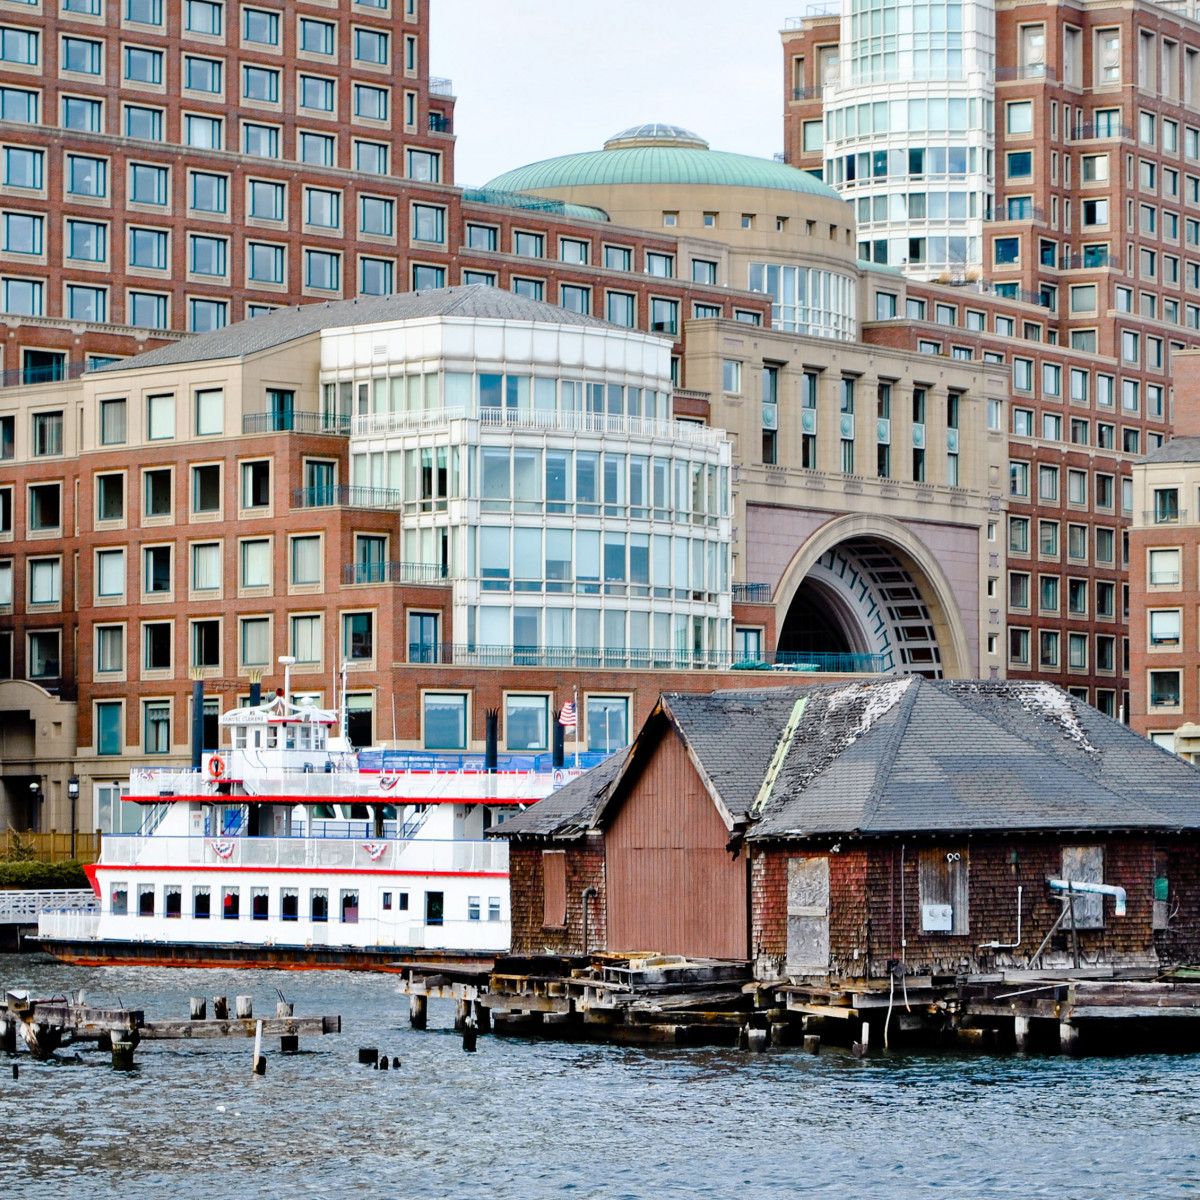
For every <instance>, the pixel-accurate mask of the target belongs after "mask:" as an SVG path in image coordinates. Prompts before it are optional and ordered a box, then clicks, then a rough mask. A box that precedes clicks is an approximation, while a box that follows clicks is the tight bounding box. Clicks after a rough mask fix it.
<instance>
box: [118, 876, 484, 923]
mask: <svg viewBox="0 0 1200 1200" xmlns="http://www.w3.org/2000/svg"><path fill="white" fill-rule="evenodd" d="M363 890H364V889H361V888H357V887H354V888H334V889H330V888H295V887H280V888H270V887H257V886H250V887H243V886H240V885H238V886H233V885H230V886H223V887H222V886H210V885H208V884H197V885H194V886H192V887H191V888H190V889H188V888H185V887H184V886H183V885H182V884H171V883H168V884H161V885H160V884H155V883H139V884H137V885H136V886H135V887H133V888H132V890H131V885H130V884H129V883H127V882H114V883H113V884H111V885H110V887H109V911H110V912H111V914H112V915H113V916H115V917H116V916H137V917H155V916H162V917H167V918H176V919H180V918H183V917H185V916H186V917H190V918H191V919H192V920H195V921H207V920H217V919H219V920H225V921H238V920H244V919H246V918H249V919H250V920H252V921H269V920H280V921H300V920H302V919H303V920H307V921H309V922H312V923H313V924H325V923H329V922H331V921H332V922H335V923H339V924H343V925H357V924H358V923H359V918H360V912H361V900H362V895H363ZM374 890H375V892H376V893H377V901H378V902H377V906H376V913H377V916H376V917H375V918H374V919H375V920H380V921H386V920H389V919H395V918H396V917H398V916H399V915H400V914H406V915H405V917H404V919H407V920H414V919H419V920H421V921H422V922H423V923H424V924H426V925H442V924H443V923H444V922H445V921H446V920H466V921H483V920H487V921H500V920H502V907H501V897H499V896H482V895H480V896H467V897H466V902H465V905H464V907H463V911H462V912H461V914H458V913H453V912H451V913H447V912H446V899H445V893H444V892H441V891H427V892H425V893H424V896H423V901H424V903H423V906H422V909H421V912H420V913H419V914H418V913H417V912H416V911H415V910H414V909H413V907H412V906H411V897H410V893H409V892H408V891H400V890H397V889H394V888H384V889H379V888H377V889H374ZM185 898H186V899H187V900H188V901H190V904H191V907H190V909H188V910H186V911H185V908H184V904H185ZM243 901H245V902H246V903H245V904H244V903H243ZM410 913H412V914H413V915H412V916H407V914H410ZM364 919H367V918H366V917H364Z"/></svg>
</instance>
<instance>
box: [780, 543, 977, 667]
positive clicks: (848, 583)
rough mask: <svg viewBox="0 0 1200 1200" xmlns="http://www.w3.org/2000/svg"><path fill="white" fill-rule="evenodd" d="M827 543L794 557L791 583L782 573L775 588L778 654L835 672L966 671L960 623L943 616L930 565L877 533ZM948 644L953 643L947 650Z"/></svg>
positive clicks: (953, 615)
mask: <svg viewBox="0 0 1200 1200" xmlns="http://www.w3.org/2000/svg"><path fill="white" fill-rule="evenodd" d="M826 541H827V543H830V544H828V545H827V548H826V547H821V546H820V545H818V546H817V547H816V548H815V549H814V550H813V553H812V554H810V555H807V556H805V555H803V554H799V555H797V560H796V561H795V562H794V563H793V568H792V571H793V574H792V577H791V579H790V580H789V578H788V576H786V575H785V579H784V581H782V583H781V586H780V589H779V591H780V607H781V609H782V613H781V620H780V624H779V639H778V650H779V651H780V653H781V654H787V655H788V656H791V655H801V656H804V657H806V658H808V659H811V661H813V662H814V663H816V664H817V665H819V666H820V665H826V666H828V667H829V668H830V669H833V670H838V669H841V670H877V671H894V672H898V673H902V674H916V675H925V676H927V677H929V678H931V679H939V678H941V677H942V675H943V673H944V672H946V671H953V672H955V673H959V674H962V673H965V672H964V671H963V668H962V666H961V665H960V663H961V659H962V658H963V657H964V656H963V654H962V650H961V641H962V633H961V624H960V622H959V620H958V617H957V614H956V613H952V612H947V607H946V605H945V603H944V602H943V600H942V595H943V594H944V591H945V589H944V588H941V589H939V586H938V584H937V583H935V581H934V579H933V578H932V573H933V571H935V570H936V567H934V566H929V567H922V566H921V565H919V564H918V561H917V559H916V557H915V556H914V554H913V553H911V552H910V551H909V550H907V549H905V548H904V547H902V546H900V545H898V544H897V543H896V541H893V540H892V539H891V538H889V537H887V536H884V535H881V534H871V533H866V532H863V533H857V534H853V535H851V536H848V537H846V538H844V539H842V540H835V539H833V538H832V537H827V538H826ZM814 555H815V557H814ZM806 559H807V561H805V560H806ZM797 576H798V578H797ZM789 591H790V595H789V594H788V592H789ZM785 604H786V608H784V605H785ZM948 641H950V642H953V643H955V644H954V645H951V646H950V647H949V652H948V653H947V644H946V643H947V642H948ZM847 655H849V656H853V657H852V658H849V659H847V658H845V657H844V656H847ZM867 656H869V657H867ZM839 664H840V665H839Z"/></svg>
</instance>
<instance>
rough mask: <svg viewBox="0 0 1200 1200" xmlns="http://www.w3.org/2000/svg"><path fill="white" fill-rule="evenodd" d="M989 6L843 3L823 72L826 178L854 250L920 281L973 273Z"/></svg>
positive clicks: (986, 141) (987, 134)
mask: <svg viewBox="0 0 1200 1200" xmlns="http://www.w3.org/2000/svg"><path fill="white" fill-rule="evenodd" d="M994 60H995V9H994V7H993V5H992V4H991V3H990V2H983V3H977V2H974V0H971V2H968V3H959V2H957V0H948V2H946V3H938V2H934V3H914V2H912V0H845V4H844V8H843V12H842V22H841V45H840V51H839V63H838V67H837V70H836V71H835V72H831V73H830V74H829V75H827V77H826V88H825V179H826V181H827V182H828V183H830V184H832V185H833V186H834V187H835V188H837V190H838V191H839V192H840V193H841V194H842V195H843V196H844V197H845V198H846V199H847V200H849V201H851V203H853V204H854V206H855V214H856V217H857V220H858V234H859V255H860V257H862V258H864V259H868V260H870V261H872V262H877V263H886V264H887V265H889V266H894V267H899V268H901V269H902V270H904V271H905V272H907V273H908V274H911V275H915V276H917V277H919V278H923V279H941V278H950V279H960V278H963V277H970V276H971V275H972V274H975V273H977V272H978V270H979V267H980V262H981V251H982V238H983V223H984V221H985V220H988V219H989V218H990V216H991V208H992V195H993V157H994V154H993V150H994V133H993V123H992V117H993V104H994V92H995V87H994V80H995V75H994Z"/></svg>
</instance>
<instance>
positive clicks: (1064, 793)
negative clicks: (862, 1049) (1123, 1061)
mask: <svg viewBox="0 0 1200 1200" xmlns="http://www.w3.org/2000/svg"><path fill="white" fill-rule="evenodd" d="M493 835H494V836H500V837H504V838H507V839H508V841H509V844H510V875H511V883H512V921H513V944H512V959H513V961H517V962H520V963H521V964H522V965H521V967H520V969H519V970H517V971H512V970H508V969H507V968H506V967H505V964H504V963H503V962H498V963H497V965H496V969H495V971H494V973H493V975H492V977H491V979H490V980H489V983H488V989H487V991H486V992H485V993H482V994H480V995H478V996H477V999H478V1002H479V1003H480V1004H482V1005H484V1006H486V1007H489V1008H491V1009H492V1011H493V1013H494V1014H495V1015H497V1016H499V1014H500V1013H501V1012H504V1013H513V1014H516V1013H525V1014H528V1015H529V1016H530V1017H531V1019H532V1015H533V1014H534V1013H535V1012H538V1011H541V1012H543V1013H544V1014H545V1015H544V1016H543V1017H542V1018H541V1024H542V1025H543V1026H544V1027H549V1028H554V1027H555V1026H556V1025H557V1026H561V1027H562V1028H564V1030H565V1029H568V1028H579V1027H583V1028H586V1027H587V1026H588V1025H589V1024H591V1025H594V1026H598V1025H600V1024H602V1023H603V1021H602V1019H601V1018H600V1017H599V1016H598V1015H597V1016H594V1017H589V1016H586V1015H585V1014H587V1013H596V1014H601V1013H604V1012H605V1011H606V1009H607V1011H609V1012H612V1013H617V1012H619V1013H621V1014H622V1017H621V1019H620V1020H619V1021H618V1020H611V1019H610V1024H611V1025H620V1026H629V1025H632V1024H634V1023H635V1020H636V1019H635V1017H634V1014H635V1013H637V1012H643V1011H645V1012H649V1011H652V1009H653V1006H654V1000H653V998H652V996H650V995H649V994H646V995H645V996H644V997H643V999H644V1000H645V1001H646V1003H645V1004H643V1003H642V1001H641V1000H637V1001H634V1000H621V1001H618V1000H616V999H615V997H616V996H617V995H618V989H617V988H616V987H615V983H614V981H610V980H606V978H605V971H606V967H605V963H606V961H607V962H611V961H612V960H613V957H614V956H615V957H616V958H624V959H626V960H629V961H630V963H632V961H634V960H636V959H637V958H638V957H639V953H637V951H641V950H643V949H644V948H652V949H653V951H654V952H655V954H656V955H659V956H664V957H667V958H676V959H681V960H685V961H688V962H709V961H714V960H715V961H721V962H726V963H729V964H734V965H735V966H736V967H737V968H738V969H740V970H742V971H744V972H745V978H746V979H747V981H748V982H747V983H746V984H744V985H743V986H744V988H745V991H744V996H748V997H749V998H750V1003H749V1006H748V1007H749V1014H750V1015H749V1017H747V1016H746V1015H745V1013H744V1011H743V1015H742V1020H743V1021H750V1022H751V1023H752V1024H757V1025H764V1024H765V1025H778V1026H781V1027H782V1028H780V1029H779V1030H777V1032H780V1033H785V1032H786V1033H787V1034H788V1035H790V1036H794V1035H798V1034H803V1033H807V1032H809V1029H810V1027H812V1028H814V1029H816V1028H821V1029H823V1031H824V1033H825V1035H826V1036H828V1034H829V1033H830V1032H832V1031H835V1030H837V1029H841V1030H842V1031H843V1033H844V1036H845V1037H846V1040H850V1041H855V1042H859V1043H860V1044H864V1043H865V1044H867V1045H875V1044H881V1043H882V1040H883V1038H884V1035H885V1030H886V1038H887V1041H888V1042H889V1044H892V1045H896V1044H902V1043H903V1042H904V1041H905V1040H909V1041H911V1040H914V1039H917V1038H926V1037H930V1036H935V1035H936V1036H939V1037H954V1038H956V1039H958V1040H961V1041H963V1042H965V1043H967V1044H974V1045H980V1046H983V1045H989V1046H990V1045H1006V1044H1012V1045H1016V1044H1021V1045H1026V1046H1030V1045H1034V1044H1042V1043H1043V1042H1046V1041H1052V1042H1053V1043H1054V1044H1055V1045H1056V1046H1062V1047H1064V1048H1066V1049H1068V1050H1076V1049H1079V1048H1080V1046H1083V1047H1085V1048H1087V1047H1089V1046H1090V1047H1091V1048H1104V1047H1113V1048H1121V1047H1122V1046H1123V1044H1124V1043H1125V1042H1126V1041H1134V1040H1137V1038H1138V1037H1140V1036H1141V1034H1142V1033H1143V1032H1144V1031H1146V1030H1150V1029H1157V1030H1158V1031H1160V1032H1161V1031H1162V1030H1163V1029H1166V1030H1169V1031H1171V1032H1169V1033H1168V1034H1167V1040H1168V1041H1173V1040H1179V1039H1184V1038H1186V1037H1187V1036H1188V1035H1189V1032H1190V1029H1191V1026H1192V1025H1193V1024H1194V1022H1193V1018H1192V1015H1191V1014H1192V1013H1193V1012H1194V1011H1196V1002H1195V1001H1196V998H1195V996H1194V994H1193V993H1194V991H1195V990H1196V989H1195V983H1194V981H1191V982H1189V981H1188V980H1187V979H1186V978H1185V976H1183V975H1176V974H1175V972H1177V971H1178V969H1180V968H1188V967H1195V966H1196V965H1197V964H1200V870H1197V865H1196V864H1197V863H1198V862H1200V770H1198V769H1197V768H1196V767H1194V766H1192V765H1191V764H1190V763H1186V762H1184V761H1182V760H1181V759H1178V758H1176V757H1175V756H1174V755H1172V754H1170V753H1168V752H1167V751H1165V750H1163V749H1161V748H1160V747H1158V746H1155V745H1154V744H1152V743H1150V742H1148V741H1146V740H1144V739H1143V738H1141V737H1139V736H1137V735H1136V734H1134V733H1133V732H1132V731H1130V730H1129V729H1128V728H1126V727H1125V726H1123V725H1121V724H1119V723H1118V722H1116V721H1113V720H1111V719H1109V718H1107V717H1105V716H1103V715H1102V714H1100V713H1099V712H1097V711H1096V710H1095V709H1092V708H1090V707H1089V706H1088V705H1086V704H1083V703H1081V702H1079V701H1077V700H1074V699H1072V698H1071V697H1070V696H1069V695H1067V694H1066V693H1065V692H1063V691H1061V690H1060V689H1058V688H1055V687H1052V686H1050V685H1048V684H1040V683H1022V682H1007V681H997V680H979V681H972V680H965V681H943V680H938V681H930V680H926V679H922V678H919V677H889V678H886V679H869V680H857V681H852V682H847V683H840V684H825V685H815V686H810V687H798V686H793V687H776V688H764V689H757V690H747V691H734V692H716V693H712V694H708V695H685V694H669V695H664V696H663V697H662V698H661V699H660V701H659V703H658V705H657V706H656V707H655V709H654V710H653V712H652V713H651V715H650V716H649V718H648V719H647V721H646V723H645V725H644V726H643V727H642V729H641V730H640V731H639V733H638V735H637V737H636V738H635V740H634V742H633V744H632V746H631V747H630V748H629V750H628V751H627V752H626V754H624V755H623V756H615V757H614V760H610V762H608V763H606V764H604V765H603V766H601V767H598V768H596V769H595V770H593V771H591V772H588V773H587V774H585V775H584V776H582V777H580V778H579V779H577V780H575V781H573V782H572V783H570V784H568V785H567V786H566V787H564V788H563V789H561V790H560V791H559V792H557V793H555V794H554V795H552V796H550V797H548V798H547V799H545V800H543V801H541V802H539V803H538V804H536V805H533V806H531V807H530V808H529V809H528V810H526V811H525V812H524V813H521V814H519V815H517V816H515V817H513V818H511V819H510V820H508V821H506V822H505V823H504V824H503V825H502V826H500V827H498V828H497V829H496V830H494V831H493ZM606 956H607V957H606ZM641 957H645V955H644V954H643V955H641ZM629 983H630V985H631V987H632V989H633V991H635V992H636V991H638V990H639V988H643V987H645V986H648V985H647V984H646V981H644V980H641V981H634V980H633V979H630V980H629ZM1151 1000H1153V1001H1154V1002H1153V1003H1151V1002H1150V1001H1151ZM1160 1000H1163V1001H1169V1002H1162V1003H1160V1002H1159V1001H1160ZM742 1002H743V1003H744V1001H742ZM523 1005H524V1006H523ZM738 1011H739V1010H738V1009H737V1008H734V1009H733V1010H732V1012H733V1013H737V1012H738ZM604 1019H609V1018H604ZM730 1019H731V1020H732V1017H731V1018H730ZM499 1023H500V1022H499V1021H498V1022H497V1024H498V1025H499ZM663 1023H664V1024H665V1023H666V1022H663ZM680 1023H681V1024H686V1022H680ZM864 1024H865V1026H866V1028H865V1029H864V1028H863V1026H864Z"/></svg>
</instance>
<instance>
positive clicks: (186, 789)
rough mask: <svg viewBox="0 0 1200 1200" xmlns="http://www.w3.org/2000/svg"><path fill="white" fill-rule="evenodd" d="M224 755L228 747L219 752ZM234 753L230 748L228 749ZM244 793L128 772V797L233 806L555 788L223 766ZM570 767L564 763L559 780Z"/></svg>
mask: <svg viewBox="0 0 1200 1200" xmlns="http://www.w3.org/2000/svg"><path fill="white" fill-rule="evenodd" d="M222 753H223V754H224V755H225V756H226V758H227V759H229V758H230V757H231V755H230V752H229V751H222ZM233 753H234V754H236V751H234V752H233ZM227 770H228V773H229V775H230V776H231V777H233V778H235V779H237V783H238V785H239V787H240V788H241V789H242V790H243V791H244V792H245V795H244V796H242V795H229V794H228V793H227V792H221V791H219V790H218V788H217V781H216V780H214V779H213V778H212V777H211V776H209V775H207V774H205V773H203V772H198V771H175V770H169V769H168V770H163V771H146V770H142V771H136V770H135V771H132V772H130V792H129V799H130V800H141V801H143V802H145V801H147V800H167V799H170V798H171V797H172V796H200V797H203V798H206V799H207V798H208V797H211V798H212V800H213V802H214V803H226V804H237V803H238V802H239V801H240V800H244V799H246V798H247V797H251V798H252V797H255V796H263V797H271V796H285V797H289V798H296V797H301V798H304V799H308V798H311V799H312V800H314V801H317V802H319V801H321V800H344V801H348V802H354V803H359V804H423V803H427V802H434V801H448V800H453V801H457V802H459V803H471V802H486V801H488V800H494V801H496V802H497V803H515V802H529V803H532V802H533V801H534V800H540V799H542V798H543V797H545V796H548V795H549V794H550V793H551V791H553V790H554V787H555V786H556V780H555V775H554V773H552V772H549V771H525V770H522V771H501V772H499V773H497V774H493V775H489V774H487V773H486V772H484V771H481V770H472V769H462V770H454V771H435V770H420V769H409V770H395V771H390V770H384V771H378V772H367V773H363V774H353V775H347V774H345V773H338V772H326V771H272V772H263V773H255V774H254V775H247V777H245V778H238V776H239V771H238V768H237V764H236V762H234V761H230V762H229V765H228V767H227ZM574 771H575V768H573V767H570V766H569V767H568V768H567V769H566V772H565V773H564V775H563V779H562V780H559V781H558V782H560V783H561V782H562V781H563V780H565V779H566V778H568V777H569V776H570V775H571V774H572V773H573V772H574Z"/></svg>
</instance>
